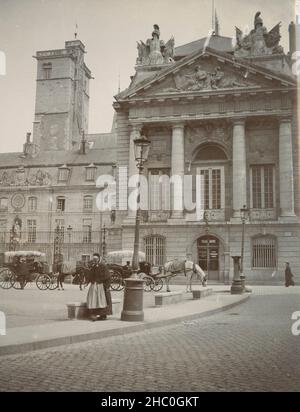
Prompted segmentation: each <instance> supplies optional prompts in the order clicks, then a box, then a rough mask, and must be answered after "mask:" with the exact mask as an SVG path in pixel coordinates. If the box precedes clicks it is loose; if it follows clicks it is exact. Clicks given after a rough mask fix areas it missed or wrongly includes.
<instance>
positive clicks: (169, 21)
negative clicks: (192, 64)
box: [0, 0, 295, 153]
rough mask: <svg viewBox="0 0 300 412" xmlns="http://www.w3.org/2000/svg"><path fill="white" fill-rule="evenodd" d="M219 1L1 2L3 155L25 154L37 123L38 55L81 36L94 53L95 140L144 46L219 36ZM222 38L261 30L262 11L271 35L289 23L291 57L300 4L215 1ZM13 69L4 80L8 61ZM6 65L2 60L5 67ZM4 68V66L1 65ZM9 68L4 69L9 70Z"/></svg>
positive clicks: (90, 55) (90, 56)
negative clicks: (156, 30) (154, 40)
mask: <svg viewBox="0 0 300 412" xmlns="http://www.w3.org/2000/svg"><path fill="white" fill-rule="evenodd" d="M212 3H213V0H185V1H182V0H0V153H5V152H18V151H21V150H22V145H23V143H24V142H25V137H26V132H32V122H33V120H34V105H35V87H36V60H35V59H34V58H33V57H32V56H34V55H35V53H36V51H39V50H51V49H61V48H64V44H65V41H66V40H72V39H74V31H75V25H76V24H77V25H78V29H77V32H78V36H77V38H78V39H80V40H81V41H82V42H83V43H84V44H85V46H86V51H87V54H86V55H85V62H86V64H87V66H88V67H89V68H90V70H91V71H92V75H93V77H94V79H93V80H91V82H90V112H89V133H105V132H109V131H110V129H111V124H112V118H113V108H112V104H113V101H114V99H113V96H114V95H115V94H117V91H118V82H119V77H120V86H121V90H122V89H125V88H126V87H128V85H129V81H130V76H131V75H133V74H134V66H135V62H136V58H137V48H136V42H137V41H139V40H143V41H144V42H145V41H146V39H148V38H150V37H151V33H152V30H153V24H158V25H159V27H160V33H161V36H160V38H161V39H162V40H165V41H167V40H169V38H170V37H171V36H172V35H173V36H174V37H175V47H176V46H180V45H182V44H186V43H189V42H191V41H194V40H197V39H199V38H202V37H205V36H206V35H207V34H208V32H209V30H210V29H211V25H212V23H211V21H212ZM214 3H215V7H216V10H217V15H218V20H219V24H220V34H221V35H223V36H228V37H235V26H238V27H239V28H241V29H242V30H243V29H245V27H246V26H248V27H249V28H250V29H252V28H253V21H254V15H255V13H256V12H257V11H261V13H262V14H261V16H262V18H263V21H264V25H265V26H266V27H267V29H268V30H271V28H272V27H273V26H275V25H276V24H277V23H278V22H280V21H281V24H282V25H281V35H282V39H281V45H282V46H283V47H284V50H285V52H288V44H289V40H288V25H289V23H290V22H291V21H292V20H295V17H294V16H295V0H251V1H249V0H214ZM4 55H5V61H6V70H5V73H6V74H5V75H3V56H4ZM1 58H2V61H1ZM1 63H2V66H1ZM1 67H2V70H1Z"/></svg>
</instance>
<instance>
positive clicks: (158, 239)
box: [145, 235, 166, 266]
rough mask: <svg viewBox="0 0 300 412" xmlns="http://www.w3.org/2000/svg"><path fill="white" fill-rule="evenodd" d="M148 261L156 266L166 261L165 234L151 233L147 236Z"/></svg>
mask: <svg viewBox="0 0 300 412" xmlns="http://www.w3.org/2000/svg"><path fill="white" fill-rule="evenodd" d="M145 251H146V261H147V262H149V263H151V265H154V266H161V265H163V264H164V263H165V255H166V241H165V238H164V237H163V236H159V235H151V236H147V237H146V238H145Z"/></svg>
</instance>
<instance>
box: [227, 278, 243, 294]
mask: <svg viewBox="0 0 300 412" xmlns="http://www.w3.org/2000/svg"><path fill="white" fill-rule="evenodd" d="M230 293H231V294H232V295H242V294H243V293H244V288H243V286H242V281H241V280H238V279H236V280H233V282H232V285H231V289H230Z"/></svg>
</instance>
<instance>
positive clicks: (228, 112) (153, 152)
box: [114, 12, 300, 283]
mask: <svg viewBox="0 0 300 412" xmlns="http://www.w3.org/2000/svg"><path fill="white" fill-rule="evenodd" d="M294 31H295V25H292V24H291V26H290V34H291V39H290V46H291V47H290V48H291V50H290V52H289V53H288V54H285V53H284V51H283V49H282V47H281V46H280V44H279V41H280V37H281V36H280V25H279V24H277V25H276V26H275V27H274V28H273V29H272V30H270V31H268V30H267V29H266V27H264V25H263V20H262V18H261V16H260V13H259V12H258V13H257V14H256V15H255V19H254V27H253V30H251V32H250V33H249V34H248V35H245V36H244V35H243V33H242V32H241V30H239V29H238V28H237V31H236V37H237V38H236V46H235V47H234V48H233V46H232V41H231V39H229V38H226V37H222V36H218V35H213V36H212V37H211V38H209V39H207V38H203V39H200V40H198V41H195V42H192V43H189V44H187V45H184V46H180V47H177V48H175V49H174V39H170V40H169V41H168V42H167V43H164V42H163V41H161V40H160V39H159V37H160V32H159V27H158V26H157V25H155V26H154V31H153V33H152V38H150V39H148V40H147V41H146V43H143V42H140V43H139V44H138V53H139V55H138V59H137V64H136V67H135V69H136V71H135V75H134V76H133V77H132V79H131V83H130V85H129V87H128V88H127V89H126V90H124V91H123V92H121V93H119V94H118V95H117V96H115V99H116V102H115V103H114V108H115V111H116V113H117V115H116V134H117V142H118V144H117V165H118V168H124V167H128V171H129V172H128V174H129V176H131V175H132V174H134V173H136V166H135V162H134V154H133V149H132V147H133V140H134V139H135V138H136V137H137V136H139V135H140V134H143V135H146V136H147V137H148V139H149V140H150V141H151V147H150V154H149V160H148V162H147V163H146V170H145V174H146V176H147V177H148V184H149V203H150V206H149V210H148V212H146V213H145V214H144V217H145V219H144V222H143V224H142V226H141V235H140V239H141V241H140V242H141V244H140V247H141V248H142V249H144V250H145V251H146V255H147V258H148V260H150V261H151V263H153V264H162V263H163V262H164V261H166V260H169V259H173V258H185V257H189V258H191V259H193V260H194V261H196V262H199V263H200V265H201V266H202V267H203V268H204V269H205V270H207V269H209V276H208V277H209V279H210V280H215V281H221V282H228V281H229V280H230V278H231V277H232V272H233V262H232V259H231V256H234V255H238V256H241V253H242V252H241V243H242V232H243V230H242V220H241V211H240V209H241V208H243V206H244V205H246V206H247V208H248V209H249V218H248V219H247V220H246V222H245V227H244V228H245V239H244V242H245V243H244V259H243V267H244V273H245V275H246V276H247V278H248V280H249V282H250V283H251V282H252V283H253V282H257V283H259V282H270V283H272V282H274V281H276V280H281V279H282V278H283V276H284V267H285V264H284V263H285V261H289V262H290V263H291V266H292V268H293V271H294V274H295V276H296V277H298V280H299V279H300V243H299V235H300V231H299V229H300V226H299V216H300V203H299V183H300V181H299V139H298V132H297V113H296V106H297V105H296V101H297V92H296V90H297V84H296V78H295V76H294V75H293V73H292V67H291V55H292V53H293V51H295V40H294V36H295V34H294ZM128 148H129V150H128ZM163 175H164V176H166V175H167V176H174V175H177V176H178V175H179V176H181V177H183V176H184V175H186V176H188V175H192V176H193V183H192V188H190V189H188V192H190V193H189V194H190V195H191V193H192V197H191V200H192V201H194V202H195V201H196V197H197V185H198V186H199V185H200V184H201V182H202V192H201V191H198V192H199V193H203V196H202V200H201V202H202V203H201V209H202V210H200V213H199V212H197V210H195V209H194V210H191V208H190V207H186V206H185V208H183V210H176V208H174V207H173V208H172V199H173V202H174V201H175V199H176V196H177V198H178V196H179V197H182V193H179V194H178V189H172V185H171V186H169V185H168V184H166V181H165V180H164V179H163V178H161V176H163ZM197 175H198V176H199V175H200V176H201V178H202V180H201V179H199V180H198V181H197V179H196V176H197ZM185 187H186V182H184V188H185ZM198 189H199V187H198ZM172 190H173V192H172ZM176 191H177V193H176ZM169 193H173V197H172V196H171V205H170V203H168V199H167V200H166V197H169V196H168V195H169ZM118 201H119V204H124V199H122V197H120V196H119V198H118ZM173 204H174V203H173ZM172 209H173V210H172ZM203 209H204V210H205V211H206V212H207V213H206V214H205V217H206V221H205V220H204V219H203V217H204V216H203ZM122 213H123V216H124V220H123V224H122V247H123V248H125V247H127V245H128V244H133V234H134V231H133V225H134V219H132V217H133V216H134V213H132V212H131V211H128V212H127V216H125V212H122ZM207 220H208V221H207Z"/></svg>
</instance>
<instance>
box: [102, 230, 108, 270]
mask: <svg viewBox="0 0 300 412" xmlns="http://www.w3.org/2000/svg"><path fill="white" fill-rule="evenodd" d="M106 252H107V248H106V227H105V224H104V227H103V242H102V259H103V261H104V262H105V261H106Z"/></svg>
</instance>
